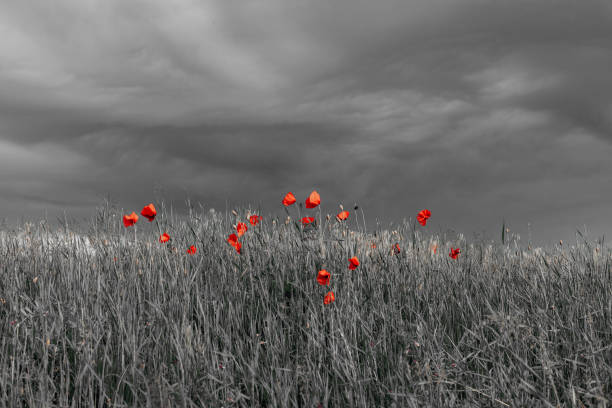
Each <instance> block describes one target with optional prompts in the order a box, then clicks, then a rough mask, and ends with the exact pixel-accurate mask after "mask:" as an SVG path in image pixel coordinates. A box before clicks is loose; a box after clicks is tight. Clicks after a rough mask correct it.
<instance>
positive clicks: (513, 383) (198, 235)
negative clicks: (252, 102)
mask: <svg viewBox="0 0 612 408" xmlns="http://www.w3.org/2000/svg"><path fill="white" fill-rule="evenodd" d="M294 207H295V206H294ZM294 207H292V208H290V209H289V210H290V214H291V218H290V219H287V217H286V215H285V214H283V215H282V216H277V217H276V218H274V217H273V216H265V215H264V219H263V220H262V221H261V222H259V223H258V224H257V225H255V226H253V225H251V224H249V223H248V216H249V215H250V213H249V211H247V210H241V211H237V212H236V213H235V214H231V213H227V214H224V215H220V214H219V213H214V212H209V211H203V210H202V211H195V210H194V211H192V212H191V214H190V215H189V217H184V218H179V217H176V216H173V215H171V214H170V212H169V211H167V210H165V209H164V208H163V206H160V212H159V214H158V215H157V217H156V219H155V221H153V222H151V223H150V222H148V221H147V220H146V219H142V218H141V220H140V221H138V223H137V224H136V225H135V226H133V227H130V228H125V227H124V226H123V224H122V222H121V217H122V216H123V214H124V213H123V212H119V211H117V210H116V209H114V208H113V207H112V206H104V207H102V208H100V209H99V212H98V214H97V216H96V217H95V219H93V220H92V221H91V224H90V225H89V226H87V228H85V229H83V228H84V227H81V229H80V230H79V229H78V228H77V227H76V226H74V227H71V226H69V225H64V227H62V228H57V229H53V230H52V229H51V228H50V227H48V226H47V224H46V223H44V222H41V223H34V224H26V225H23V226H22V227H21V228H19V229H18V230H14V231H4V232H2V233H1V234H0V298H1V301H0V317H1V318H0V324H1V326H2V332H1V333H2V334H1V340H0V405H1V406H3V407H21V406H29V407H51V406H58V407H70V406H77V407H79V406H82V407H94V406H97V407H121V406H151V407H158V406H177V407H194V406H198V407H200V406H201V407H222V406H226V407H233V406H279V407H285V406H287V407H318V406H321V407H387V406H389V407H391V406H395V407H423V406H434V407H454V406H457V407H460V406H466V407H468V406H469V407H508V406H510V407H582V406H586V407H600V406H601V407H609V406H611V405H612V253H611V251H610V249H609V248H606V247H604V246H602V245H601V243H598V242H589V241H587V240H584V239H580V237H578V239H577V240H576V242H573V243H563V244H560V243H554V245H553V243H551V246H550V248H549V249H546V250H542V249H532V248H528V247H525V246H521V245H519V243H518V242H517V241H516V240H514V239H508V237H506V238H505V242H503V243H502V242H501V240H498V242H496V243H493V242H469V241H467V240H466V239H465V238H463V237H461V236H452V237H451V236H447V237H445V236H435V235H433V234H432V233H430V232H429V230H428V229H427V228H423V227H421V226H420V225H418V224H416V223H404V224H402V225H397V227H396V228H395V229H388V230H379V231H375V230H368V231H366V230H365V225H364V223H363V222H362V220H363V218H362V213H361V211H357V212H354V211H353V210H352V209H350V210H351V214H350V216H349V218H348V219H347V220H346V221H343V222H339V221H337V220H336V219H335V214H333V215H332V216H331V217H330V218H329V219H328V218H327V217H326V216H325V214H322V213H321V210H320V207H319V208H317V209H315V210H305V209H304V210H301V211H302V212H308V215H312V216H314V217H315V219H316V221H315V222H313V223H311V224H308V225H305V226H303V225H302V223H301V222H299V221H300V217H301V216H303V215H304V214H300V215H298V208H294ZM240 221H242V222H245V223H247V225H248V231H247V232H246V233H245V234H244V235H243V236H242V237H240V242H241V243H242V248H241V253H240V254H239V253H238V252H237V251H236V249H235V248H233V247H232V246H231V245H229V244H228V243H227V237H228V235H229V234H231V233H232V232H236V231H235V225H236V223H237V222H240ZM163 232H167V233H168V234H169V235H170V237H171V239H170V241H168V242H166V243H163V244H162V243H160V242H159V236H160V234H161V233H163ZM396 243H397V244H398V246H399V248H400V250H399V252H397V251H396V250H394V249H393V248H394V246H395V244H396ZM373 244H374V245H373ZM191 245H193V246H195V247H196V252H195V253H194V254H188V253H187V252H186V251H187V249H188V248H189V247H190V246H191ZM436 245H437V250H436V251H435V253H434V250H433V249H434V248H436ZM374 246H375V248H374ZM451 247H453V248H457V247H459V248H461V253H460V255H459V256H458V257H457V259H452V258H451V257H450V256H449V251H450V248H451ZM353 256H357V257H358V259H359V261H360V265H359V266H358V267H357V268H356V269H355V270H349V268H348V265H349V261H348V259H349V258H351V257H353ZM321 269H326V270H327V271H329V272H330V274H331V280H330V282H329V284H328V285H325V286H323V285H320V284H319V283H318V282H317V273H318V271H319V270H321ZM329 291H333V293H334V295H335V301H334V302H331V303H329V304H324V302H323V299H324V296H325V295H326V294H327V293H328V292H329Z"/></svg>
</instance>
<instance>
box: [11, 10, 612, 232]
mask: <svg viewBox="0 0 612 408" xmlns="http://www.w3.org/2000/svg"><path fill="white" fill-rule="evenodd" d="M160 189H161V190H163V192H164V194H165V197H166V199H168V200H172V201H173V202H174V204H175V205H176V206H177V207H180V206H182V204H183V202H184V200H185V199H186V198H191V199H192V200H194V201H201V202H202V203H203V204H204V205H205V206H206V207H215V208H217V209H222V210H224V209H225V207H226V202H227V203H229V205H230V207H231V206H234V205H240V204H249V203H250V204H252V205H253V206H259V205H261V207H262V208H263V210H264V213H268V212H272V213H273V212H277V213H279V214H280V211H281V206H280V200H281V199H282V197H283V196H284V194H285V193H286V192H287V191H293V192H294V193H295V194H296V196H297V198H298V199H299V200H300V201H303V200H304V199H305V197H306V195H307V193H309V192H310V191H311V190H312V189H317V190H318V191H319V192H320V193H321V196H322V205H323V210H324V211H325V212H330V213H335V212H337V211H338V204H340V203H343V204H344V205H345V206H352V205H354V203H359V204H360V206H361V207H362V208H364V210H365V213H366V217H367V218H368V221H369V222H370V225H373V222H374V220H375V219H376V218H378V219H380V220H381V221H382V222H383V223H388V222H391V221H401V219H402V218H409V217H414V216H415V215H416V213H417V212H418V211H419V210H421V209H423V208H428V209H430V210H431V211H432V213H433V215H432V218H431V220H430V223H429V224H428V228H429V229H431V230H433V231H436V232H437V231H446V230H448V229H453V230H456V231H462V232H464V233H465V234H466V235H468V236H469V235H470V234H471V233H473V232H486V233H488V234H489V235H490V237H495V238H497V236H498V232H499V230H500V227H501V221H502V219H503V218H505V219H506V221H507V222H508V223H509V224H510V227H511V229H512V230H513V231H517V232H519V233H521V235H522V237H523V239H524V240H527V232H526V231H527V224H528V223H530V224H531V237H532V239H533V240H534V241H536V242H543V243H546V242H552V241H553V240H558V239H559V238H563V239H568V238H571V237H573V234H574V231H575V229H576V228H577V227H579V228H583V226H585V225H586V227H587V229H588V230H589V231H590V234H591V236H592V237H593V238H596V237H597V236H601V235H603V234H606V235H610V234H611V233H612V3H611V2H610V1H608V0H601V1H597V0H593V1H590V0H585V1H579V2H578V1H575V0H571V1H570V0H567V1H565V0H554V1H553V0H538V1H533V0H529V1H527V0H512V1H485V0H454V1H448V0H447V1H441V0H378V1H371V0H369V1H364V0H309V1H297V0H258V1H255V0H243V1H228V0H218V1H204V0H148V1H139V0H132V1H129V2H127V1H125V0H104V1H102V0H54V1H52V2H51V1H48V0H20V1H5V2H2V3H1V4H0V211H1V214H0V217H7V218H8V219H9V220H10V219H18V218H19V216H26V217H31V218H37V217H40V216H43V215H44V213H45V210H46V211H47V212H48V214H50V215H53V214H57V213H60V212H62V211H63V210H64V209H65V210H66V211H67V212H68V213H69V214H72V215H74V216H76V217H87V216H91V215H92V214H94V209H95V206H96V205H97V203H98V202H99V201H100V199H101V198H103V197H104V196H105V195H106V194H110V195H111V196H112V197H113V199H114V200H115V201H116V202H118V203H119V205H120V206H122V207H124V208H126V209H129V210H130V211H131V210H140V209H141V208H142V206H144V205H145V204H148V203H149V202H151V201H153V200H154V198H155V192H156V191H158V190H160Z"/></svg>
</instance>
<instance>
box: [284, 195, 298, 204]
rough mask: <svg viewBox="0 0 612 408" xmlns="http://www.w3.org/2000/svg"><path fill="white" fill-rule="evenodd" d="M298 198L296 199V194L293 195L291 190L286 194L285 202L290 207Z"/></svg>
mask: <svg viewBox="0 0 612 408" xmlns="http://www.w3.org/2000/svg"><path fill="white" fill-rule="evenodd" d="M296 201H297V200H296V199H295V196H294V195H293V193H291V192H289V193H287V194H286V195H285V198H283V204H284V205H285V207H289V206H290V205H293V204H295V202H296Z"/></svg>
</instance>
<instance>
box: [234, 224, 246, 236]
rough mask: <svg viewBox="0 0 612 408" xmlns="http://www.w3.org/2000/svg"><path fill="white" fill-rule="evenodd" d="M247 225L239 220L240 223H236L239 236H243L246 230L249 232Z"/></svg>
mask: <svg viewBox="0 0 612 408" xmlns="http://www.w3.org/2000/svg"><path fill="white" fill-rule="evenodd" d="M247 229H248V228H247V225H246V224H245V223H244V222H239V223H238V225H236V231H238V236H239V237H241V236H243V235H244V233H245V232H247Z"/></svg>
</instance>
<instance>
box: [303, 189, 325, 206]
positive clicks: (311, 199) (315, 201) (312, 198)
mask: <svg viewBox="0 0 612 408" xmlns="http://www.w3.org/2000/svg"><path fill="white" fill-rule="evenodd" d="M305 204H306V208H315V207H316V206H318V205H319V204H321V196H320V195H319V193H317V192H316V191H313V192H312V193H310V195H309V196H308V198H307V199H306V203H305Z"/></svg>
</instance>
